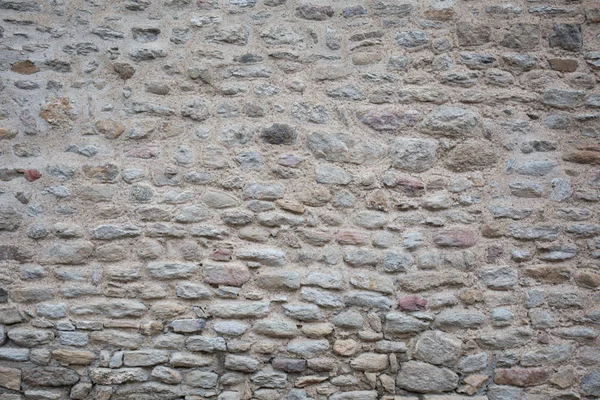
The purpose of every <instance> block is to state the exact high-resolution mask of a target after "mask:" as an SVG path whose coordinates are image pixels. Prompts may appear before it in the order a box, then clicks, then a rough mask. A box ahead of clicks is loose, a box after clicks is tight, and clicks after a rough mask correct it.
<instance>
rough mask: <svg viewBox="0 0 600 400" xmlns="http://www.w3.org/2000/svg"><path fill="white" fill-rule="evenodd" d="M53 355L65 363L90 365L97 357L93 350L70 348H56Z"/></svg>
mask: <svg viewBox="0 0 600 400" xmlns="http://www.w3.org/2000/svg"><path fill="white" fill-rule="evenodd" d="M52 357H54V359H55V360H56V361H58V362H59V363H61V364H63V365H71V364H73V365H90V364H91V363H92V362H93V361H94V360H95V359H96V355H95V354H94V353H92V352H91V351H87V350H69V349H58V350H54V351H52Z"/></svg>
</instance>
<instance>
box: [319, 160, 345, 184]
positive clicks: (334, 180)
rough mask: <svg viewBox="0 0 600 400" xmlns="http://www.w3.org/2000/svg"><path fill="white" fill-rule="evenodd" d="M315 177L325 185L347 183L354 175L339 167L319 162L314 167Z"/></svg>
mask: <svg viewBox="0 0 600 400" xmlns="http://www.w3.org/2000/svg"><path fill="white" fill-rule="evenodd" d="M315 179H316V181H317V182H318V183H323V184H327V185H348V184H349V183H350V182H352V180H353V179H354V177H353V176H352V174H350V173H348V172H346V171H345V170H344V169H342V168H340V167H336V166H333V165H325V164H320V165H317V167H316V168H315Z"/></svg>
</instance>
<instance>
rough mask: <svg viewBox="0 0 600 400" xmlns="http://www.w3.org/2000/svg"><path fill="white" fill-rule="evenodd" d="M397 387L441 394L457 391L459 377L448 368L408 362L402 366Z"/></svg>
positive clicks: (397, 379)
mask: <svg viewBox="0 0 600 400" xmlns="http://www.w3.org/2000/svg"><path fill="white" fill-rule="evenodd" d="M396 385H397V386H398V387H400V388H402V389H406V390H409V391H412V392H417V393H441V392H447V391H451V390H454V389H456V387H457V386H458V375H456V374H455V373H454V372H452V371H451V370H449V369H447V368H439V367H436V366H434V365H431V364H427V363H423V362H419V361H408V362H406V363H403V364H402V365H401V370H400V372H399V373H398V376H397V378H396Z"/></svg>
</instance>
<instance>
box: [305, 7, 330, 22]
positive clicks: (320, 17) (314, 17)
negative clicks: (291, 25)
mask: <svg viewBox="0 0 600 400" xmlns="http://www.w3.org/2000/svg"><path fill="white" fill-rule="evenodd" d="M333 12H334V11H333V7H331V6H317V5H313V4H302V5H300V6H299V7H297V8H296V16H297V17H299V18H302V19H307V20H310V21H325V20H327V19H329V18H331V17H332V16H333Z"/></svg>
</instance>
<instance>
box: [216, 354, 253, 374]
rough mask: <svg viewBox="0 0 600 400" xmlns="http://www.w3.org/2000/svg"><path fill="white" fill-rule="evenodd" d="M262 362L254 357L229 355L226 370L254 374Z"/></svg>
mask: <svg viewBox="0 0 600 400" xmlns="http://www.w3.org/2000/svg"><path fill="white" fill-rule="evenodd" d="M259 365H260V362H259V361H258V360H256V359H254V358H252V357H247V356H238V355H234V354H227V355H226V356H225V368H227V369H229V370H232V371H240V372H254V371H257V370H258V367H259Z"/></svg>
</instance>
